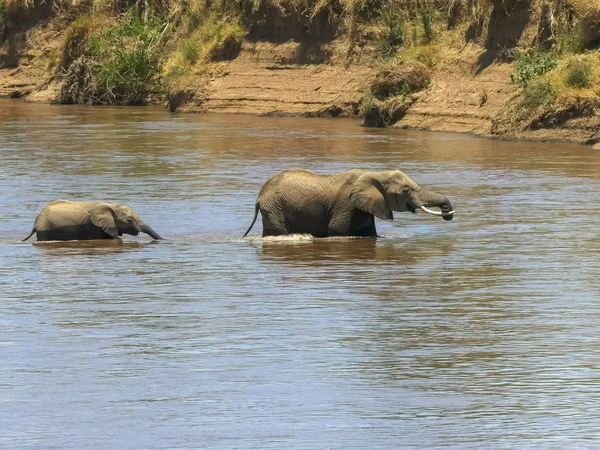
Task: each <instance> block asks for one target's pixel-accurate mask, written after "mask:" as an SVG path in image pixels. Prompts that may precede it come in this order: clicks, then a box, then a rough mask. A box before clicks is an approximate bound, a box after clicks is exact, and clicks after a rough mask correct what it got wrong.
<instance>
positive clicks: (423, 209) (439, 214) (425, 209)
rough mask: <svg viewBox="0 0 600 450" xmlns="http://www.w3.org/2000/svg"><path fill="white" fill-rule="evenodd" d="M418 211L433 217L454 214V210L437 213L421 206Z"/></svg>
mask: <svg viewBox="0 0 600 450" xmlns="http://www.w3.org/2000/svg"><path fill="white" fill-rule="evenodd" d="M420 209H421V211H425V212H426V213H429V214H433V215H434V216H451V215H452V214H454V210H452V211H448V212H438V211H432V210H431V209H429V208H427V207H425V206H421V208H420Z"/></svg>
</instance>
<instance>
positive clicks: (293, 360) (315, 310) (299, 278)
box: [0, 101, 600, 449]
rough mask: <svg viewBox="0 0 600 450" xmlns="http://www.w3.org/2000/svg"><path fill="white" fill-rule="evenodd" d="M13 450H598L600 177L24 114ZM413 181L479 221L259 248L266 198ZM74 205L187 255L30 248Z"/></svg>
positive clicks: (460, 215)
mask: <svg viewBox="0 0 600 450" xmlns="http://www.w3.org/2000/svg"><path fill="white" fill-rule="evenodd" d="M0 165H1V170H0V192H1V201H0V296H1V300H0V429H1V430H2V431H1V432H0V447H2V448H73V449H87V448H90V449H91V448H135V449H150V448H157V449H158V448H161V449H162V448H240V449H248V448H261V449H266V448H273V449H280V448H286V449H305V448H315V449H323V448H331V449H350V448H371V449H372V448H389V449H397V448H428V449H429V448H439V447H450V448H482V446H484V447H486V448H493V447H496V448H498V447H502V448H507V447H510V448H565V447H571V448H573V447H577V448H586V447H588V448H593V447H596V446H597V445H598V439H600V416H599V414H598V411H599V410H600V367H599V365H600V277H598V273H599V272H600V258H599V255H600V226H599V223H600V219H599V217H600V204H599V202H598V200H599V197H600V194H599V192H600V181H599V177H600V175H599V174H600V152H598V151H594V150H591V149H589V148H585V147H580V146H574V145H565V144H539V143H514V142H500V141H491V140H485V139H478V138H474V137H470V136H465V135H454V134H439V133H423V132H415V131H401V130H379V129H365V128H361V127H360V126H359V124H358V123H357V122H355V121H352V120H326V119H292V118H256V117H247V116H236V115H173V114H169V113H168V112H165V111H163V110H161V109H151V108H147V109H137V108H133V109H111V108H102V107H94V108H88V107H75V106H70V107H61V106H43V105H30V104H26V103H22V102H20V101H1V102H0ZM289 167H302V168H307V169H311V170H314V171H317V172H322V173H333V172H340V171H345V170H348V169H351V168H356V167H362V168H369V169H373V170H387V169H392V168H401V169H402V170H404V171H405V172H406V173H407V174H408V175H409V176H411V177H412V178H413V179H415V180H416V181H417V182H419V183H421V184H422V185H424V186H427V187H430V188H434V189H435V190H437V191H439V192H443V193H445V194H446V195H447V196H448V197H449V198H450V200H451V201H452V203H453V206H454V208H455V210H456V215H455V218H454V220H453V221H451V222H445V221H443V220H441V219H439V218H436V217H432V216H428V215H425V214H423V213H417V214H414V215H413V214H410V213H398V214H396V220H395V221H394V222H382V221H378V232H379V234H381V235H382V236H384V238H383V239H378V240H373V239H321V240H312V239H308V238H288V239H281V240H271V241H268V240H266V241H265V240H262V239H260V238H257V236H258V235H259V233H260V230H261V226H260V222H257V225H255V228H254V230H253V232H252V235H253V237H252V238H251V239H241V238H240V236H241V235H242V234H243V233H244V231H245V230H246V227H247V226H248V224H249V223H250V220H251V219H252V214H253V204H254V200H255V198H256V195H257V193H258V191H259V189H260V187H261V185H262V183H263V182H264V181H265V180H266V179H267V178H269V177H270V176H271V175H273V174H274V173H276V172H278V171H280V170H282V169H285V168H289ZM58 198H69V199H106V200H111V201H118V202H123V203H126V204H128V205H130V206H132V207H133V208H134V209H135V210H137V212H138V213H139V214H140V215H141V217H142V218H143V219H145V220H146V222H147V223H148V224H150V225H151V226H152V227H153V228H154V229H155V230H156V231H157V232H158V233H160V234H162V235H164V236H165V237H166V238H167V240H166V241H163V242H158V243H156V242H151V241H150V239H149V238H148V237H147V236H145V235H142V236H139V237H131V236H127V237H125V239H124V241H123V242H120V241H100V242H70V243H47V244H35V243H19V242H18V241H19V239H22V238H24V237H25V236H27V234H28V233H29V231H30V229H31V226H32V224H33V220H34V218H35V216H36V214H37V213H38V212H39V210H40V209H41V208H42V207H43V206H44V205H45V204H46V203H47V202H49V201H51V200H54V199H58Z"/></svg>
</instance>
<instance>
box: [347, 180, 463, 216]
mask: <svg viewBox="0 0 600 450" xmlns="http://www.w3.org/2000/svg"><path fill="white" fill-rule="evenodd" d="M350 199H351V200H352V202H353V203H354V205H355V206H356V207H357V208H358V209H360V210H362V211H367V212H369V213H371V214H373V215H374V216H375V217H378V218H380V219H384V220H393V218H394V216H393V214H392V211H399V212H402V211H410V212H413V213H414V212H416V210H417V209H420V210H421V211H424V212H426V213H429V214H433V215H436V216H441V217H443V218H444V219H445V220H452V218H453V216H454V210H453V209H452V205H451V204H450V201H449V200H448V199H447V198H446V197H445V196H443V195H441V194H438V193H436V192H433V191H430V190H428V189H425V188H423V187H422V186H420V185H418V184H417V183H415V182H414V181H413V180H411V179H410V178H409V177H407V176H406V175H405V174H404V173H402V172H401V171H400V170H394V171H390V172H365V173H363V174H362V175H360V176H359V177H358V178H357V179H356V180H355V181H354V183H353V184H352V187H351V193H350ZM432 207H438V208H440V211H434V210H432V209H430V208H432Z"/></svg>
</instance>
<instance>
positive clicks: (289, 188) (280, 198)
mask: <svg viewBox="0 0 600 450" xmlns="http://www.w3.org/2000/svg"><path fill="white" fill-rule="evenodd" d="M431 208H439V209H440V211H434V210H432V209H431ZM418 209H420V210H421V211H424V212H427V213H429V214H433V215H435V216H440V217H443V218H444V219H445V220H452V218H453V216H454V210H453V209H452V205H451V204H450V201H449V200H448V199H447V198H446V197H445V196H443V195H441V194H438V193H436V192H433V191H430V190H428V189H425V188H423V187H422V186H420V185H418V184H417V183H415V182H414V181H413V180H411V179H410V178H409V177H408V176H406V175H405V174H404V173H403V172H401V171H399V170H393V171H388V172H369V171H366V170H360V169H354V170H350V171H348V172H343V173H339V174H335V175H318V174H316V173H314V172H311V171H309V170H303V169H291V170H286V171H283V172H281V173H279V174H277V175H275V176H274V177H272V178H271V179H269V180H268V181H267V182H266V183H265V184H264V186H263V187H262V189H261V190H260V193H259V195H258V199H257V201H256V204H255V208H254V218H253V219H252V223H251V224H250V227H249V228H248V230H247V231H246V233H245V234H244V236H247V235H248V233H249V232H250V230H251V229H252V227H253V226H254V223H255V222H256V218H257V216H258V212H259V211H260V213H261V216H262V223H263V234H262V235H263V236H279V235H285V234H311V235H312V236H314V237H328V236H362V237H377V229H376V227H375V217H377V218H379V219H383V220H393V219H394V215H393V211H397V212H403V211H410V212H413V213H414V212H416V211H417V210H418Z"/></svg>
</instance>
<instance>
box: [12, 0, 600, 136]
mask: <svg viewBox="0 0 600 450" xmlns="http://www.w3.org/2000/svg"><path fill="white" fill-rule="evenodd" d="M44 4H46V5H47V3H46V2H41V1H38V0H0V44H5V43H6V42H7V41H8V37H9V35H10V34H11V32H14V29H15V27H16V22H17V21H16V18H17V17H18V18H23V17H26V16H27V11H33V10H36V9H37V8H41V7H42V6H41V5H44ZM51 4H52V11H54V13H59V12H61V11H76V12H75V13H72V15H74V19H73V20H71V22H70V25H69V26H68V28H67V29H66V30H65V31H64V33H63V41H62V44H61V45H60V47H59V48H58V50H57V51H56V52H55V54H54V55H52V58H51V63H50V64H48V67H49V69H50V70H51V71H52V75H53V76H54V77H55V78H57V79H61V80H63V90H62V94H61V97H60V101H62V102H75V103H114V104H135V103H141V102H144V101H146V100H148V99H152V98H168V99H170V100H171V103H172V107H176V106H177V104H178V103H180V102H182V101H190V99H192V98H195V99H196V101H202V97H203V95H204V94H203V93H204V89H205V86H206V85H207V83H209V81H210V80H211V79H214V78H215V77H219V76H221V75H222V74H224V73H226V72H227V63H226V61H228V60H231V59H233V58H235V57H236V56H237V55H238V53H239V52H240V51H241V49H242V48H243V46H244V44H245V43H247V42H248V41H249V40H250V41H256V40H261V39H272V40H273V42H284V41H286V40H289V39H292V40H296V41H303V40H307V41H311V42H314V43H316V44H315V45H318V46H322V45H325V44H327V45H331V42H335V45H336V48H337V49H338V50H340V51H338V52H337V53H336V54H341V55H343V63H344V64H346V65H351V64H369V65H372V66H373V65H374V66H376V67H378V70H377V71H376V72H377V73H378V75H377V76H376V79H375V80H374V81H373V83H371V86H370V89H369V90H368V91H367V92H365V96H364V98H363V100H362V102H361V105H360V111H361V113H362V115H363V116H364V117H365V118H366V122H367V123H369V124H373V125H377V126H387V125H389V124H392V123H394V122H395V121H396V120H398V118H400V117H401V116H402V115H403V114H404V112H405V111H406V109H407V108H408V106H410V104H411V103H412V102H413V101H414V99H415V98H416V97H415V94H416V93H418V91H420V90H423V89H427V87H428V85H429V82H430V79H431V77H432V76H435V73H436V70H437V68H438V67H440V66H441V65H443V64H444V63H447V62H448V61H450V60H452V58H453V57H454V56H455V55H457V54H458V53H460V52H462V51H463V50H464V49H465V48H467V47H468V46H470V47H469V48H477V49H478V51H479V52H483V53H482V56H481V58H480V59H481V61H484V59H485V58H489V59H490V61H487V62H485V64H491V63H493V62H494V61H496V62H510V63H512V64H514V67H515V70H514V72H513V76H512V80H513V83H514V84H515V86H516V88H515V95H514V96H513V98H512V99H511V100H510V102H508V103H507V105H506V108H505V111H504V113H503V114H502V115H501V116H502V117H500V118H499V119H498V121H497V123H496V126H495V127H494V131H495V132H497V133H502V134H510V133H515V132H517V131H519V130H523V129H526V128H528V127H529V128H531V127H536V126H540V124H542V123H547V122H548V120H547V118H548V117H549V115H550V114H551V112H552V111H553V110H563V109H569V108H571V109H573V108H574V109H575V110H577V111H583V113H582V114H587V113H588V112H589V111H593V108H591V109H590V107H589V105H597V104H598V103H599V98H600V92H599V86H600V69H599V68H600V58H599V56H598V51H597V48H598V46H599V44H600V0H236V1H231V0H137V1H133V0H55V1H54V3H51ZM20 20H21V19H20ZM519 21H521V22H519ZM325 62H326V61H325ZM481 65H482V67H484V62H481ZM432 74H433V75H432ZM582 105H583V106H582Z"/></svg>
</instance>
